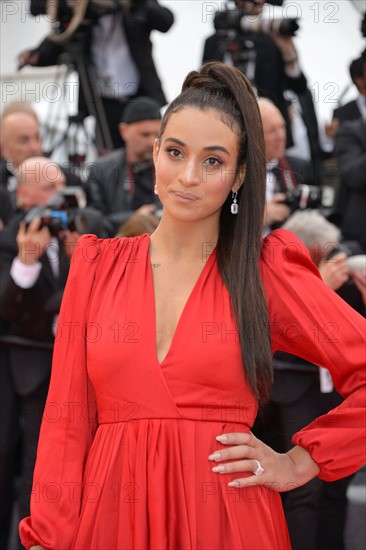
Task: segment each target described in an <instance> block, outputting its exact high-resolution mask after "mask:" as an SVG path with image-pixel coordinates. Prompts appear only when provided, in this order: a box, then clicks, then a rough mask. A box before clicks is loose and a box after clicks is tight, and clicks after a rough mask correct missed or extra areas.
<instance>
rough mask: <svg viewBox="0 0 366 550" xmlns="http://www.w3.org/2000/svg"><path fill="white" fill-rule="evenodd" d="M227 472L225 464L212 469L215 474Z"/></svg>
mask: <svg viewBox="0 0 366 550" xmlns="http://www.w3.org/2000/svg"><path fill="white" fill-rule="evenodd" d="M225 470H226V468H225V466H224V465H223V464H220V465H219V466H214V467H213V468H212V471H213V472H219V473H222V472H225Z"/></svg>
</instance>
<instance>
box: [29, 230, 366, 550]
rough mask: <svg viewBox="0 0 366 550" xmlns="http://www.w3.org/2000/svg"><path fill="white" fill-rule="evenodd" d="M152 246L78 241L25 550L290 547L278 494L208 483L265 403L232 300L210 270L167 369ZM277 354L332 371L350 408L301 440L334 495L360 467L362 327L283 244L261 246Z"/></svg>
mask: <svg viewBox="0 0 366 550" xmlns="http://www.w3.org/2000/svg"><path fill="white" fill-rule="evenodd" d="M149 242H150V239H149V236H148V235H143V236H141V237H136V238H132V239H106V240H97V239H96V238H95V237H94V236H86V237H83V238H82V239H81V240H80V241H79V245H78V247H77V248H76V251H75V253H74V257H73V261H72V269H71V272H70V276H69V281H68V284H67V288H66V290H65V296H64V300H63V305H62V308H61V314H60V321H59V330H58V334H57V338H56V346H55V354H54V363H53V370H52V380H51V386H50V392H49V396H48V401H47V405H46V409H45V413H44V420H43V424H42V430H41V436H40V443H39V447H38V456H37V464H36V468H35V473H34V486H33V494H32V500H31V517H29V518H26V519H24V520H23V521H22V522H21V524H20V533H21V538H22V541H23V544H24V545H25V546H26V548H29V547H30V546H31V545H33V544H41V545H42V546H44V547H45V548H49V549H52V550H61V549H62V550H65V549H68V548H72V549H78V550H92V549H95V550H122V549H126V550H127V549H128V550H130V549H138V550H145V549H154V550H168V549H169V550H190V549H191V550H193V549H195V550H196V549H200V550H204V549H206V550H214V549H217V550H219V549H220V550H222V549H230V550H234V549H238V550H239V549H240V550H243V549H245V550H265V549H270V550H273V549H278V550H279V549H281V550H284V549H286V548H289V547H290V543H289V538H288V533H287V527H286V522H285V518H284V515H283V511H282V506H281V499H280V495H279V494H278V493H276V492H274V491H272V490H270V489H268V488H265V487H263V486H261V487H259V486H257V487H253V486H252V487H250V488H243V489H235V488H231V487H228V485H227V483H228V482H229V481H230V480H231V479H235V477H238V474H236V475H233V474H226V475H222V474H221V475H220V474H217V473H213V472H212V471H211V468H212V463H211V462H210V461H209V460H208V459H207V457H208V455H209V454H210V453H212V452H213V451H214V450H216V449H218V448H220V447H221V445H220V444H219V443H218V442H217V441H216V440H215V437H216V436H217V435H219V434H221V433H224V432H236V431H243V432H248V431H249V430H250V428H251V426H252V424H253V422H254V418H255V415H256V411H257V403H256V401H255V399H254V397H253V395H252V394H251V392H250V391H249V389H248V387H247V385H246V383H245V379H244V375H243V369H242V363H241V356H240V348H239V343H238V338H237V334H236V332H235V323H234V319H233V317H232V314H231V310H230V300H229V294H228V291H227V289H226V287H225V286H224V284H223V281H222V279H221V277H220V275H219V272H218V268H217V263H216V257H215V251H214V252H212V254H211V255H210V256H209V257H208V259H207V261H206V262H205V264H204V266H203V270H202V273H201V275H200V276H199V278H198V280H197V282H196V285H195V286H194V288H193V290H192V293H191V295H190V296H189V299H188V301H187V303H186V306H185V309H184V311H183V313H182V315H181V318H180V320H179V323H178V326H177V329H176V332H175V335H174V338H173V341H172V344H171V347H170V349H169V352H168V354H167V356H166V358H165V359H164V361H163V362H162V363H161V364H159V362H158V360H157V355H156V343H155V309H154V289H153V282H152V270H151V264H150V257H149ZM261 269H262V277H263V282H264V286H265V291H266V294H267V298H268V304H269V310H270V318H271V330H272V343H273V350H277V349H280V350H283V351H288V352H291V353H297V354H299V355H301V356H302V357H304V358H305V359H307V360H309V361H311V362H314V363H317V364H319V365H322V366H325V367H327V368H329V369H330V370H331V372H332V376H333V380H334V382H335V385H336V387H337V388H338V390H339V391H341V393H342V394H343V395H344V396H345V397H347V396H348V395H350V396H349V398H347V399H346V400H345V401H344V403H343V404H342V405H341V406H340V407H339V408H338V409H337V410H336V411H332V412H331V413H329V414H328V415H326V416H325V417H321V418H320V419H319V420H317V421H316V422H314V423H313V424H312V425H310V426H308V427H307V428H305V429H304V430H302V431H301V432H299V433H298V434H296V435H295V436H294V442H295V443H298V444H300V445H302V446H304V447H306V448H307V449H308V450H309V452H310V453H311V454H312V457H313V458H314V460H315V461H316V462H317V463H318V464H319V466H320V468H321V473H320V477H321V478H322V479H324V480H333V479H337V478H338V477H341V476H345V475H348V474H351V473H352V472H355V471H356V470H357V469H359V468H360V467H361V465H362V464H363V463H364V461H365V391H364V388H365V384H364V382H365V347H364V336H365V325H364V322H363V319H362V318H361V317H360V316H358V315H357V314H356V313H355V312H354V311H353V310H351V309H350V308H349V307H348V306H347V305H346V304H345V303H344V302H343V301H342V300H340V299H339V298H338V296H337V295H336V294H335V293H334V292H332V291H331V290H329V289H328V288H327V287H326V286H325V285H324V284H323V283H322V281H321V280H320V278H319V275H318V273H317V270H316V268H315V267H314V266H313V264H312V262H311V260H310V258H309V256H308V254H307V252H306V250H305V249H304V247H303V246H302V245H301V244H300V243H299V241H297V240H296V239H295V237H294V236H293V235H292V234H290V233H287V232H285V231H282V230H280V231H276V232H274V233H272V234H271V235H270V236H269V237H267V238H266V239H265V240H264V243H263V251H262V259H261Z"/></svg>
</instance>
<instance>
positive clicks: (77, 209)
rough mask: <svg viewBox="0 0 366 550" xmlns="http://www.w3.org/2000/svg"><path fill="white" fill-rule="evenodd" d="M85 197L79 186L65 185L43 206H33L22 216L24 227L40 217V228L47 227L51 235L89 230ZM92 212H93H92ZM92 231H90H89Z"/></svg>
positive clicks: (56, 235) (88, 212)
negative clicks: (67, 231) (68, 231)
mask: <svg viewBox="0 0 366 550" xmlns="http://www.w3.org/2000/svg"><path fill="white" fill-rule="evenodd" d="M85 205H86V199H85V194H84V191H83V190H82V189H81V187H71V186H70V187H66V188H65V189H63V190H62V191H61V192H60V193H58V194H57V195H55V196H54V197H53V198H52V199H51V200H50V201H49V202H48V203H47V205H46V206H45V207H43V206H34V207H33V208H31V209H30V210H29V211H28V212H27V213H26V215H25V216H24V218H23V221H24V222H25V225H26V227H28V226H29V224H30V223H31V222H32V221H33V220H34V219H35V218H40V219H41V224H40V228H42V227H48V229H49V232H50V233H51V235H52V236H53V237H59V236H60V233H62V231H65V230H67V229H68V230H70V231H78V232H79V233H81V234H82V233H86V232H89V225H90V223H89V214H90V209H88V208H85ZM93 214H94V212H93ZM90 232H92V231H90Z"/></svg>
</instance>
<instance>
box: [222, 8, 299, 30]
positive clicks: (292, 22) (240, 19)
mask: <svg viewBox="0 0 366 550" xmlns="http://www.w3.org/2000/svg"><path fill="white" fill-rule="evenodd" d="M297 21H298V19H297V18H285V19H258V18H257V17H250V16H248V14H246V13H245V11H244V10H242V9H239V8H230V7H229V8H227V9H226V10H224V11H221V12H218V13H217V14H216V15H215V19H214V26H215V29H216V31H229V30H235V31H238V32H246V33H249V32H250V33H265V34H269V33H271V32H276V33H277V34H280V35H281V36H295V34H296V31H297V30H298V29H299V25H298V22H297Z"/></svg>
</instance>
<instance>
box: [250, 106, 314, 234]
mask: <svg viewBox="0 0 366 550" xmlns="http://www.w3.org/2000/svg"><path fill="white" fill-rule="evenodd" d="M258 105H259V110H260V114H261V118H262V125H263V134H264V144H265V154H266V165H267V186H266V199H267V200H266V212H265V219H264V227H265V228H267V229H266V230H267V231H268V229H269V228H271V229H273V228H275V227H279V226H280V225H281V224H283V223H284V222H285V221H286V220H287V219H288V218H289V216H290V215H291V208H290V206H289V205H288V197H287V195H286V193H291V191H294V190H295V189H296V188H297V186H298V185H299V184H307V185H314V170H313V166H312V164H311V163H310V162H308V161H306V160H304V159H301V158H297V157H290V156H286V155H285V150H286V123H285V120H284V118H283V116H282V114H281V112H280V111H279V109H278V108H277V107H276V106H275V105H274V104H273V103H271V102H270V101H269V100H268V99H265V98H260V99H259V101H258Z"/></svg>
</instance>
